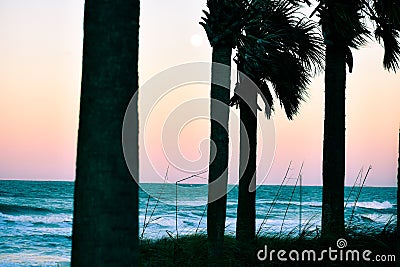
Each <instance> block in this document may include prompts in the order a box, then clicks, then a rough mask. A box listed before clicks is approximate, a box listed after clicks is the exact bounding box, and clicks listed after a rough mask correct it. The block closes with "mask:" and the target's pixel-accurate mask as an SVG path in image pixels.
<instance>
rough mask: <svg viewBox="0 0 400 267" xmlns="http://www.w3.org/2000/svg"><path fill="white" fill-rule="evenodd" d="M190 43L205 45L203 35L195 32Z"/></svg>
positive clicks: (197, 45) (196, 45) (195, 45)
mask: <svg viewBox="0 0 400 267" xmlns="http://www.w3.org/2000/svg"><path fill="white" fill-rule="evenodd" d="M190 43H191V44H192V45H193V46H194V47H200V46H202V45H203V37H201V35H200V34H197V33H196V34H193V35H192V37H190Z"/></svg>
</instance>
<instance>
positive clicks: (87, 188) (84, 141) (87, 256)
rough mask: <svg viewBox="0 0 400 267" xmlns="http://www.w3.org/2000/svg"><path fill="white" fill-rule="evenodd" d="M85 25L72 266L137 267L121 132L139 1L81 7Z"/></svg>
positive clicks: (134, 205) (132, 80) (131, 85)
mask: <svg viewBox="0 0 400 267" xmlns="http://www.w3.org/2000/svg"><path fill="white" fill-rule="evenodd" d="M84 18H85V19H84V41H83V67H82V84H81V102H80V114H79V132H78V152H77V161H76V182H75V195H74V221H73V231H72V259H71V263H72V266H85V267H86V266H138V185H137V183H135V181H134V179H133V178H132V177H131V175H130V173H129V171H128V168H127V166H126V163H125V160H124V156H123V151H122V143H121V136H122V134H121V130H122V122H123V119H124V114H125V110H126V108H127V105H128V103H129V100H130V99H131V97H132V96H133V94H134V93H135V91H136V90H137V88H138V72H137V68H138V66H137V62H138V32H139V0H114V1H106V0H97V1H94V0H86V1H85V13H84ZM132 138H136V141H135V142H136V143H137V136H133V137H132ZM136 166H137V165H136ZM135 178H137V177H135Z"/></svg>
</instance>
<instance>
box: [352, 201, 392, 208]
mask: <svg viewBox="0 0 400 267" xmlns="http://www.w3.org/2000/svg"><path fill="white" fill-rule="evenodd" d="M352 206H353V205H352ZM356 207H360V208H365V209H374V210H384V209H391V208H393V205H392V204H391V203H390V202H389V201H384V202H378V201H370V202H357V204H356Z"/></svg>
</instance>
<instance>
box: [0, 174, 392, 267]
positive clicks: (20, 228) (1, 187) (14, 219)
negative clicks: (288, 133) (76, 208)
mask: <svg viewBox="0 0 400 267" xmlns="http://www.w3.org/2000/svg"><path fill="white" fill-rule="evenodd" d="M279 188H280V186H273V185H262V186H259V187H258V188H257V207H256V208H257V221H256V223H257V230H258V229H259V227H260V225H261V224H263V221H264V222H265V223H264V224H263V227H262V229H261V230H260V232H261V233H262V234H266V233H268V234H279V233H282V234H285V235H287V234H291V235H297V234H298V233H299V225H300V223H299V222H300V219H299V217H300V210H301V229H302V230H304V229H306V231H308V232H309V233H310V234H318V231H319V229H320V214H321V206H322V205H321V196H322V188H321V187H320V186H303V187H302V188H301V198H300V190H299V187H296V188H294V187H293V186H283V187H282V188H281V190H280V194H279V195H278V196H277V192H278V190H279ZM73 190H74V183H73V182H34V181H0V266H10V267H11V266H12V267H14V266H15V267H16V266H18V267H19V266H60V265H58V263H65V262H68V261H69V260H70V253H71V232H72V211H73ZM358 191H359V187H356V188H354V190H352V188H351V187H346V188H345V201H346V203H347V204H346V209H345V217H346V221H350V220H351V221H352V222H353V224H356V225H357V224H358V225H363V227H371V228H374V229H382V228H383V227H384V226H385V225H386V224H387V223H388V222H389V221H392V222H393V223H394V222H395V221H396V210H397V204H396V188H394V187H364V188H362V191H361V193H360V195H359V198H358V201H357V202H356V201H355V200H356V199H357V195H358ZM350 192H351V195H350V197H349V198H348V196H349V194H350ZM149 195H150V197H149ZM139 198H140V215H139V224H140V229H139V236H140V237H143V238H150V239H155V238H161V237H165V236H168V234H167V232H169V233H171V234H172V235H175V234H176V226H177V228H178V233H179V235H183V234H191V233H205V231H206V230H205V228H206V224H207V217H206V215H207V213H206V201H207V186H205V185H190V184H182V185H178V187H176V185H175V184H142V185H141V190H140V195H139ZM273 202H274V203H275V204H274V205H273V207H272V208H271V204H272V203H273ZM355 202H356V203H355ZM176 204H178V205H176ZM236 208H237V187H235V186H229V193H228V203H227V220H226V225H227V226H226V233H228V234H232V235H233V234H234V231H235V220H236V219H235V218H236ZM146 210H147V212H146ZM285 214H286V216H285ZM266 215H268V216H267V219H266ZM265 219H266V220H265ZM282 223H283V225H282ZM143 225H146V226H145V227H143ZM143 228H144V231H143ZM61 266H62V264H61Z"/></svg>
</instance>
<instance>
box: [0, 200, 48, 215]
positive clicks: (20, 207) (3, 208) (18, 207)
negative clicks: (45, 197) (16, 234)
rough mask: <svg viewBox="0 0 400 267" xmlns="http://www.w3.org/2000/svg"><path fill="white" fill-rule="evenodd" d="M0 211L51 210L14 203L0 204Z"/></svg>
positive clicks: (20, 212)
mask: <svg viewBox="0 0 400 267" xmlns="http://www.w3.org/2000/svg"><path fill="white" fill-rule="evenodd" d="M0 212H1V213H2V214H10V215H17V214H46V213H51V210H49V209H46V208H40V207H33V206H25V205H14V204H1V203H0Z"/></svg>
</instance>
